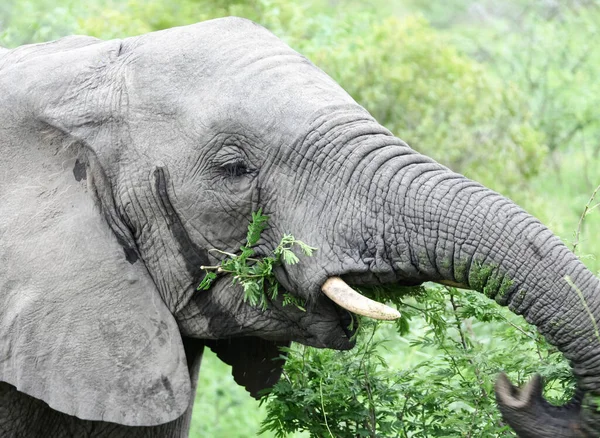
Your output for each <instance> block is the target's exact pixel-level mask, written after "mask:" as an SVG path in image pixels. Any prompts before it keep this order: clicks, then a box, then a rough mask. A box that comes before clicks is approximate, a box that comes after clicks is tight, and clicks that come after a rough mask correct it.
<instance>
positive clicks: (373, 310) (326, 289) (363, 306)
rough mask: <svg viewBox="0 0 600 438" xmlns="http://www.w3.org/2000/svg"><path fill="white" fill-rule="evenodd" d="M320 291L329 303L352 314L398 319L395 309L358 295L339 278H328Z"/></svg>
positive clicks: (398, 313) (398, 314)
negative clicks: (328, 299)
mask: <svg viewBox="0 0 600 438" xmlns="http://www.w3.org/2000/svg"><path fill="white" fill-rule="evenodd" d="M321 290H322V291H323V293H324V294H325V295H327V296H328V297H329V298H330V299H331V301H333V302H334V303H336V304H337V305H338V306H340V307H342V308H344V309H346V310H348V311H350V312H352V313H356V314H358V315H363V316H368V317H369V318H373V319H382V320H392V319H397V318H400V312H398V311H397V310H396V309H392V308H391V307H388V306H386V305H385V304H382V303H378V302H377V301H373V300H371V299H369V298H367V297H365V296H363V295H361V294H359V293H358V292H356V291H355V290H354V289H352V288H351V287H350V286H348V285H347V284H346V282H345V281H344V280H342V279H341V278H340V277H330V278H328V279H327V281H326V282H325V283H323V286H321Z"/></svg>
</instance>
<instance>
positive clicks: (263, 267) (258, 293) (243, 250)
mask: <svg viewBox="0 0 600 438" xmlns="http://www.w3.org/2000/svg"><path fill="white" fill-rule="evenodd" d="M268 220H269V217H268V216H265V215H263V214H262V210H258V211H257V212H255V213H252V221H251V222H250V224H249V225H248V234H247V235H246V243H245V244H244V245H242V246H241V247H240V253H239V254H233V253H229V252H225V251H221V250H219V249H212V250H211V251H213V252H218V253H219V254H223V255H225V256H226V257H225V259H224V260H222V261H221V263H220V264H218V265H216V266H201V267H200V268H201V269H203V270H205V271H206V275H205V276H204V278H203V279H202V282H201V283H200V285H199V286H198V290H208V289H210V287H211V286H212V284H213V282H214V281H215V280H216V279H217V277H218V275H219V274H230V275H232V276H233V278H232V284H240V285H241V286H242V287H243V288H244V302H248V303H250V305H252V306H260V307H261V308H263V309H266V308H267V305H268V302H269V301H270V300H274V299H275V298H277V296H278V295H279V282H278V281H277V279H276V278H275V274H274V268H275V267H277V266H280V265H283V264H286V265H295V264H296V263H298V262H299V261H300V259H299V258H298V256H297V255H296V254H295V253H294V247H295V246H297V247H299V248H300V250H301V251H302V253H303V254H304V255H306V256H308V257H310V256H312V255H313V253H314V251H316V250H317V248H314V247H312V246H310V245H307V244H306V243H304V242H302V241H301V240H297V239H296V238H294V236H292V235H291V234H284V235H283V237H282V238H281V241H280V242H279V244H278V245H277V246H276V247H275V249H274V250H273V252H272V253H271V254H270V255H267V256H265V257H255V251H254V246H255V245H256V244H257V243H258V241H259V240H260V238H261V235H262V232H263V231H264V230H265V229H266V228H267V227H268V225H267V222H268ZM290 304H292V305H295V306H297V307H298V308H300V309H301V310H304V308H303V303H302V302H301V300H300V299H299V298H298V297H295V296H293V295H290V294H287V293H286V294H284V296H283V305H290Z"/></svg>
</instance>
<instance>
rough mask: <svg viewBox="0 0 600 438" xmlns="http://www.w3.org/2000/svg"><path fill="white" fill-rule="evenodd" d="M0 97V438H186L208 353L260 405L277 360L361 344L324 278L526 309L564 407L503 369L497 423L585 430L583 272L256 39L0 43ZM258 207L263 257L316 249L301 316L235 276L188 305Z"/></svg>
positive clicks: (212, 31)
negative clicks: (560, 365) (565, 384)
mask: <svg viewBox="0 0 600 438" xmlns="http://www.w3.org/2000/svg"><path fill="white" fill-rule="evenodd" d="M0 102H1V104H0V157H1V161H0V436H2V437H38V436H39V437H50V436H51V437H66V436H73V437H185V436H187V434H188V429H189V422H190V415H191V405H192V402H193V399H194V393H195V387H196V379H197V376H198V369H199V363H200V358H201V355H202V351H203V348H205V346H208V347H210V348H212V349H213V350H214V351H216V353H217V354H218V356H219V357H220V358H221V359H222V360H224V361H225V362H227V363H229V364H231V365H232V367H233V374H234V376H235V378H236V380H237V382H238V383H240V384H241V385H244V386H245V387H246V388H247V389H248V390H249V391H250V392H251V393H252V394H254V395H256V393H257V392H258V391H260V390H261V389H263V388H266V387H269V386H271V385H272V384H273V383H274V382H275V381H277V379H278V378H279V374H280V371H281V365H282V364H281V362H273V360H272V359H273V358H276V357H277V356H278V355H279V353H278V347H279V346H282V345H288V344H289V342H290V341H297V342H301V343H304V344H307V345H312V346H316V347H323V348H335V349H349V348H351V347H352V341H351V339H350V338H351V336H352V333H351V332H350V331H349V330H348V328H347V327H348V322H349V319H350V315H349V313H348V312H347V311H345V310H344V309H342V308H341V307H340V306H338V305H336V304H334V303H333V301H331V300H330V299H329V298H328V297H327V296H326V295H324V294H323V293H322V292H321V286H322V285H323V284H324V283H325V281H326V280H327V279H328V278H331V277H335V276H339V277H341V278H342V279H343V280H344V281H345V282H346V283H348V284H350V285H374V284H392V283H393V284H398V285H415V284H419V283H422V282H424V281H434V282H440V283H447V284H457V285H461V286H462V287H465V288H469V289H473V290H477V291H484V292H485V293H486V294H487V295H488V296H490V297H491V298H493V299H495V300H496V301H498V302H499V303H501V304H503V305H507V306H509V308H510V309H511V310H513V311H514V312H516V313H518V314H522V315H524V317H525V318H526V319H527V321H529V322H531V323H533V324H535V325H536V326H537V327H538V329H539V330H540V331H541V333H543V334H544V335H545V336H546V338H547V339H548V340H549V341H550V342H551V343H552V344H553V345H555V346H556V347H557V348H559V349H560V350H561V351H562V352H563V353H564V355H565V356H566V357H567V358H568V359H569V361H570V363H571V364H572V369H573V373H574V375H575V377H576V380H577V393H576V395H575V397H574V399H573V400H572V402H571V403H569V404H568V405H566V406H564V407H555V406H551V405H550V404H548V403H547V402H546V401H544V399H543V398H542V395H541V385H540V382H539V380H538V379H534V380H533V381H532V382H531V383H530V384H529V385H527V386H526V387H525V388H523V389H518V388H516V387H513V386H512V385H511V384H510V382H508V380H507V379H506V378H505V377H503V376H501V377H500V378H499V380H498V384H497V386H496V397H497V400H498V405H499V408H500V410H501V412H502V414H503V416H504V419H505V420H506V421H507V422H508V423H509V424H510V425H511V426H512V427H513V428H514V429H515V431H517V433H518V434H519V436H521V437H598V436H600V416H599V414H598V412H596V409H595V408H594V407H593V406H591V405H590V400H593V397H594V396H596V395H598V394H600V341H599V340H598V337H597V336H595V333H594V324H593V322H592V318H591V317H593V318H595V319H596V320H599V319H600V295H599V293H600V284H599V281H598V279H597V278H596V277H595V276H594V275H593V274H592V273H591V272H590V271H589V270H587V269H586V268H585V267H584V265H583V264H582V263H581V262H580V261H579V260H578V259H577V258H576V257H575V255H573V254H572V253H571V252H570V251H569V250H568V249H567V248H566V247H565V246H564V245H563V244H562V243H561V241H560V240H559V239H558V238H557V237H555V236H554V235H553V234H552V233H551V232H550V231H549V230H548V229H547V228H546V227H545V226H543V225H542V224H541V223H540V222H539V221H538V220H536V219H535V218H533V217H532V216H530V215H528V214H527V213H525V212H524V211H523V210H522V209H521V208H519V207H518V206H516V205H515V204H514V203H512V202H511V201H509V200H508V199H506V198H504V197H502V196H501V195H499V194H497V193H495V192H493V191H491V190H489V189H487V188H485V187H483V186H481V185H480V184H478V183H476V182H474V181H471V180H469V179H467V178H465V177H464V176H462V175H459V174H457V173H454V172H452V171H451V170H449V169H448V168H446V167H444V166H442V165H440V164H438V163H437V162H435V161H434V160H432V159H430V158H428V157H426V156H424V155H421V154H419V153H417V152H415V151H414V150H412V149H411V148H410V147H409V146H407V145H406V143H404V142H403V141H402V140H400V139H398V138H396V137H394V136H393V135H392V134H391V133H390V132H389V131H388V130H386V129H385V128H383V127H382V126H381V125H379V124H378V123H377V122H376V121H375V120H374V119H373V118H372V117H371V115H369V113H368V112H367V111H366V110H364V109H363V108H362V107H361V106H359V105H358V104H357V103H356V102H354V101H353V99H352V98H351V97H350V96H349V95H348V94H347V93H346V92H345V91H344V90H343V89H342V88H340V86H339V85H337V84H336V83H335V82H334V81H333V80H332V79H331V78H329V77H328V76H327V75H326V74H325V73H323V72H322V71H321V70H319V69H318V68H316V67H315V66H314V65H313V64H311V63H310V62H309V61H308V60H307V59H306V58H304V57H303V56H301V55H300V54H298V53H296V52H295V51H294V50H292V49H290V48H289V47H288V46H287V45H286V44H285V43H283V42H282V41H280V40H279V39H278V38H276V37H275V36H274V35H272V34H271V33H269V32H268V31H267V30H265V29H263V28H262V27H260V26H258V25H256V24H254V23H252V22H250V21H247V20H244V19H239V18H225V19H218V20H212V21H207V22H204V23H200V24H197V25H192V26H187V27H180V28H174V29H169V30H165V31H160V32H155V33H151V34H148V35H143V36H139V37H134V38H127V39H124V40H112V41H102V40H98V39H95V38H91V37H83V36H74V37H67V38H64V39H61V40H59V41H55V42H50V43H45V44H37V45H30V46H24V47H20V48H17V49H14V50H7V49H0ZM259 208H261V209H262V210H263V212H264V213H265V214H267V215H268V216H269V217H270V220H269V225H270V227H269V228H268V229H267V230H266V231H265V232H264V233H263V238H262V240H261V242H260V245H259V246H258V247H257V251H258V252H259V253H261V254H266V252H267V251H269V250H270V249H272V248H273V247H274V246H275V245H276V244H277V243H278V241H279V239H280V238H281V236H282V235H283V234H284V233H286V232H288V233H293V234H294V236H295V237H296V238H298V239H301V240H303V241H305V242H308V243H310V244H312V245H314V246H317V247H318V248H319V250H318V251H317V252H316V253H315V255H314V256H313V257H310V258H307V257H305V258H303V259H302V262H301V263H299V264H297V265H294V266H284V267H279V268H277V271H276V276H277V279H278V281H279V282H280V283H281V284H282V286H283V287H284V288H285V289H286V290H287V291H288V292H289V293H290V294H292V295H295V296H297V297H300V298H302V299H304V300H306V302H307V311H306V312H302V311H300V310H299V309H297V308H295V307H294V306H283V305H282V303H281V302H280V301H278V300H275V301H274V302H272V303H271V305H270V306H269V308H268V309H267V310H265V311H262V310H261V309H260V308H256V307H252V306H250V305H249V304H247V303H244V301H243V299H242V294H243V292H242V291H241V290H240V288H239V287H233V286H232V285H231V279H230V278H227V277H223V278H220V279H219V280H217V282H216V283H215V284H214V285H213V287H212V288H211V289H210V290H209V291H205V292H201V293H200V292H197V291H196V287H197V285H198V284H199V282H200V281H201V279H202V278H203V275H204V274H203V271H202V270H201V269H200V266H202V265H207V264H215V263H218V261H219V257H220V256H219V254H218V253H214V252H209V250H210V249H211V248H219V249H222V250H228V251H233V252H235V251H236V249H237V248H239V246H240V245H241V244H242V243H243V242H244V241H245V234H246V228H247V225H248V222H249V220H250V216H251V213H252V212H254V211H257V210H258V209H259ZM565 276H569V277H570V278H571V280H572V282H573V283H574V284H575V285H576V286H577V288H578V289H579V290H580V291H581V294H582V295H581V297H580V296H579V295H578V293H576V292H575V291H574V290H573V288H572V287H571V286H570V285H569V284H568V283H567V281H566V280H565ZM582 299H584V300H585V302H586V303H587V306H588V308H589V311H590V313H591V314H588V313H587V311H586V309H585V307H584V306H583V305H582Z"/></svg>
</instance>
